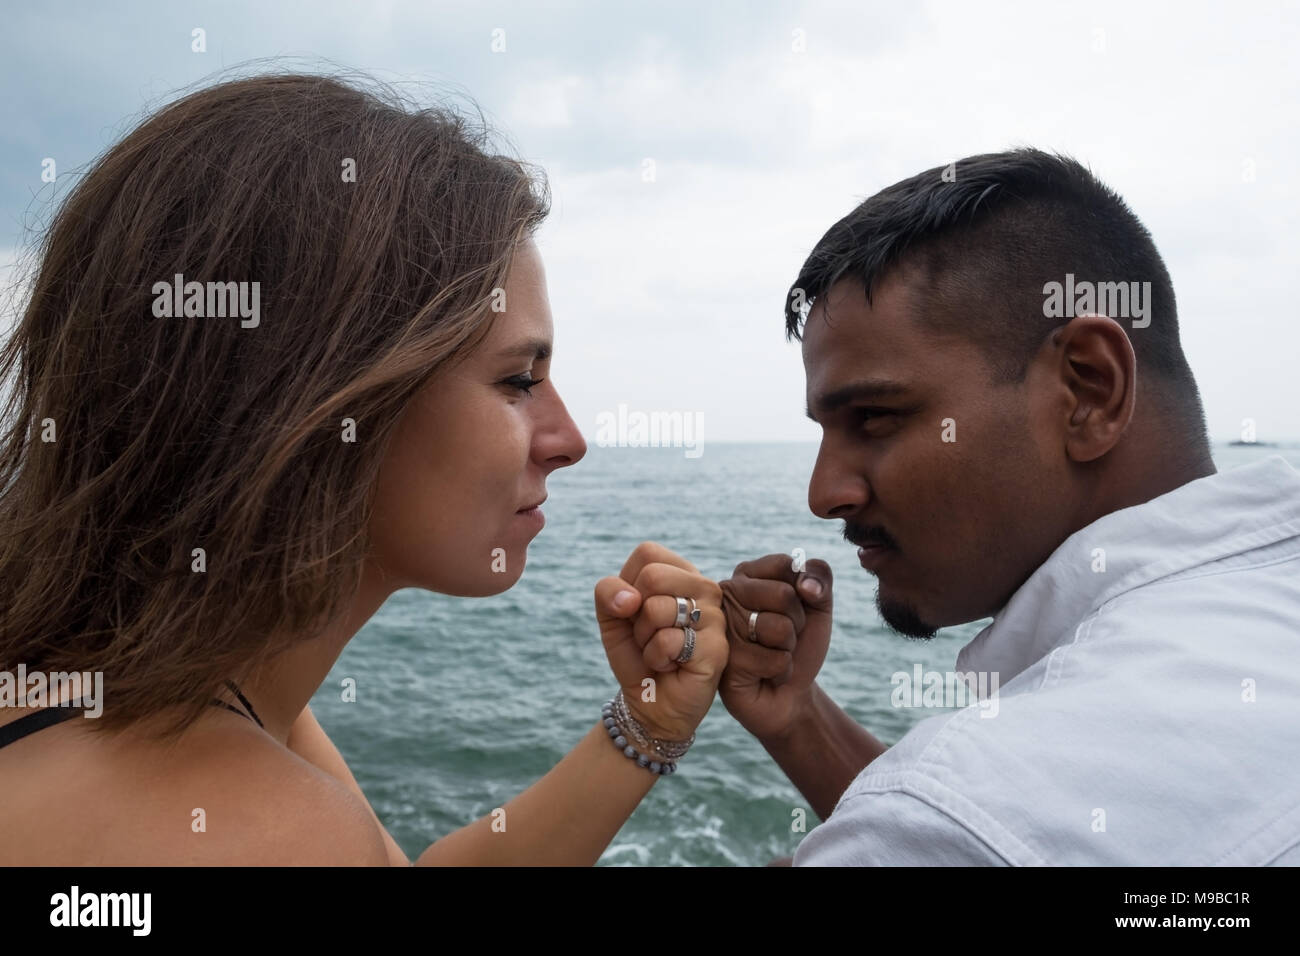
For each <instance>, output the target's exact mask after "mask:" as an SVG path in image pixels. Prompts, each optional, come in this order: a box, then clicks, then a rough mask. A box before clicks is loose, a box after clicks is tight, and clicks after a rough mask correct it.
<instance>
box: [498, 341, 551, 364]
mask: <svg viewBox="0 0 1300 956" xmlns="http://www.w3.org/2000/svg"><path fill="white" fill-rule="evenodd" d="M498 354H499V355H500V356H501V357H502V358H523V357H525V356H531V357H532V358H534V359H536V360H537V361H538V362H541V361H544V360H545V359H548V358H550V357H551V343H550V342H548V341H547V340H546V339H529V340H528V341H527V342H520V343H518V344H517V345H512V346H510V347H509V348H504V349H502V350H501V351H500V352H499V353H498Z"/></svg>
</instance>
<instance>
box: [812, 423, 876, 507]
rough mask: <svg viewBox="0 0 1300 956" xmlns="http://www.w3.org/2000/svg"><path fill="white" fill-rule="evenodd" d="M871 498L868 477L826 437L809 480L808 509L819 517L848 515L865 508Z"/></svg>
mask: <svg viewBox="0 0 1300 956" xmlns="http://www.w3.org/2000/svg"><path fill="white" fill-rule="evenodd" d="M869 497H870V496H869V493H868V491H867V481H866V478H864V477H863V475H862V474H861V472H860V470H859V469H857V468H856V467H855V463H854V462H853V461H852V460H851V459H847V458H845V457H844V456H843V455H841V454H839V453H837V452H836V450H835V449H834V448H833V447H832V446H830V445H829V444H828V443H827V442H826V440H825V439H823V440H822V444H821V448H819V449H818V451H817V462H816V464H814V465H813V473H812V478H811V479H809V481H808V508H809V510H811V511H812V513H813V514H815V515H817V517H819V518H845V517H847V516H848V515H851V514H853V513H855V512H857V511H860V510H862V508H864V507H865V506H866V504H867V501H868V499H869Z"/></svg>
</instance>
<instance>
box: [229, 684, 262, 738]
mask: <svg viewBox="0 0 1300 956" xmlns="http://www.w3.org/2000/svg"><path fill="white" fill-rule="evenodd" d="M226 686H227V687H229V688H230V689H231V690H233V691H234V692H235V696H236V697H238V698H239V702H240V703H241V704H243V705H244V706H245V707H247V708H248V712H249V713H250V714H252V715H253V719H254V720H255V721H257V726H259V727H261V728H262V729H263V730H265V729H266V725H265V724H263V723H262V718H260V717H258V716H257V711H255V710H253V705H252V704H250V703H249V702H248V698H247V697H245V696H244V695H243V694H241V693H240V692H239V687H238V686H236V684H235V682H234V681H233V680H228V681H226ZM227 709H229V710H234V708H233V707H230V706H229V705H227ZM235 713H239V711H237V710H236V711H235Z"/></svg>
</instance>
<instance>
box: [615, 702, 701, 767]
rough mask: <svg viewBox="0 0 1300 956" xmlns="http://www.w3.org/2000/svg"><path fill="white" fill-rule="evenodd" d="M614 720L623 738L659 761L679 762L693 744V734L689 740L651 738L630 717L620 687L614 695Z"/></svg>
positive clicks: (629, 709)
mask: <svg viewBox="0 0 1300 956" xmlns="http://www.w3.org/2000/svg"><path fill="white" fill-rule="evenodd" d="M614 719H615V720H616V721H617V722H618V725H619V726H620V727H622V728H623V734H624V736H626V737H630V738H632V740H634V741H635V742H636V745H637V746H638V747H640V748H641V749H643V750H650V751H653V752H654V753H656V754H657V755H658V756H659V757H660V758H661V759H665V760H679V759H680V758H682V757H685V756H686V751H688V750H690V749H691V744H693V743H695V735H694V734H691V736H690V739H689V740H660V739H659V738H658V737H652V736H651V735H650V731H648V730H646V729H645V728H644V727H642V726H641V722H640V721H639V720H637V719H636V717H634V716H633V715H632V710H631V708H630V707H628V706H627V699H626V698H625V697H624V696H623V689H622V688H621V687H620V688H619V691H618V693H617V694H615V695H614Z"/></svg>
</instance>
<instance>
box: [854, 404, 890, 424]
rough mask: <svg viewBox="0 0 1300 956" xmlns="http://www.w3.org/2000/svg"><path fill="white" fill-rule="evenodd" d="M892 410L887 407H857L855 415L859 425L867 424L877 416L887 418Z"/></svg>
mask: <svg viewBox="0 0 1300 956" xmlns="http://www.w3.org/2000/svg"><path fill="white" fill-rule="evenodd" d="M893 414H894V412H893V411H891V410H890V409H888V408H859V409H857V417H858V424H859V425H864V426H865V425H868V424H870V423H871V422H873V421H875V420H876V419H878V418H888V417H889V416H890V415H893Z"/></svg>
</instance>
